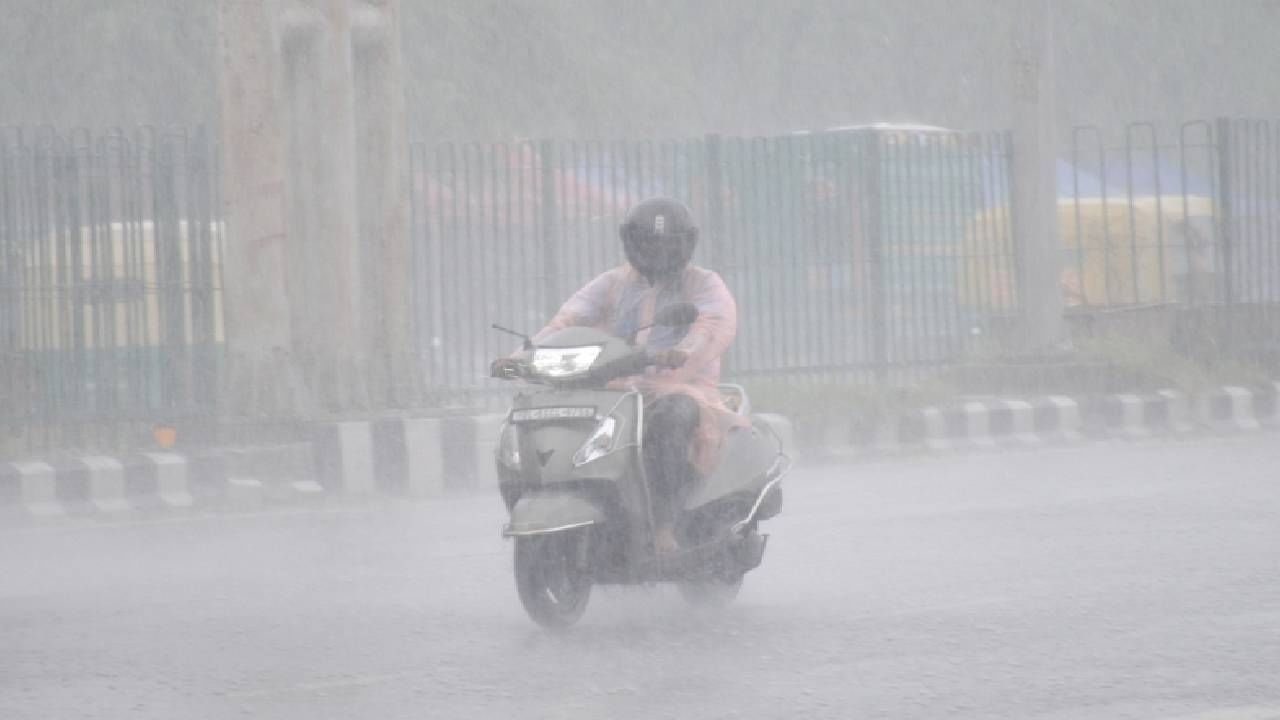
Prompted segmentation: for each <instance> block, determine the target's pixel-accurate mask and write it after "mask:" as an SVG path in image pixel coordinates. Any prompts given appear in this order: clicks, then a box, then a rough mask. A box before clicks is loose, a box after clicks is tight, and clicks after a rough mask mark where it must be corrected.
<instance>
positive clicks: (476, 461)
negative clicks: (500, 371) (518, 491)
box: [312, 413, 506, 497]
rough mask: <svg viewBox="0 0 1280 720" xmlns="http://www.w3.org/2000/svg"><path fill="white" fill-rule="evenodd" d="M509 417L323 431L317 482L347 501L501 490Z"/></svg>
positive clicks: (400, 421) (386, 422)
mask: <svg viewBox="0 0 1280 720" xmlns="http://www.w3.org/2000/svg"><path fill="white" fill-rule="evenodd" d="M505 419H506V415H505V414H503V413H491V414H486V415H465V416H463V415H459V416H445V417H431V418H389V419H376V420H360V421H349V422H340V423H333V424H330V425H325V426H321V427H320V428H318V430H317V432H316V435H315V437H314V438H313V441H312V442H313V445H314V447H315V458H316V471H317V479H318V481H319V483H320V485H321V486H322V487H323V488H324V489H325V491H327V492H330V493H337V494H341V495H346V496H359V495H374V494H380V495H382V494H389V495H405V496H409V497H430V496H433V495H439V494H442V493H445V492H450V491H456V490H474V489H487V488H493V489H495V490H496V488H497V486H498V475H497V468H496V466H495V465H494V452H495V451H496V450H497V447H498V435H499V433H500V431H501V429H502V423H503V422H504V421H505Z"/></svg>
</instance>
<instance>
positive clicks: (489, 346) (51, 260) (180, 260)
mask: <svg viewBox="0 0 1280 720" xmlns="http://www.w3.org/2000/svg"><path fill="white" fill-rule="evenodd" d="M1166 134H1167V133H1166ZM1175 135H1176V136H1169V137H1166V136H1164V135H1161V134H1160V132H1158V131H1157V130H1156V129H1155V127H1154V126H1152V125H1149V124H1135V125H1131V126H1129V127H1128V128H1126V129H1125V132H1124V133H1123V134H1122V135H1121V136H1119V139H1118V140H1117V138H1116V137H1114V136H1105V135H1104V133H1102V132H1101V131H1099V130H1097V129H1095V128H1078V129H1076V130H1075V132H1074V133H1073V143H1072V146H1071V149H1070V153H1069V154H1068V155H1069V156H1068V158H1067V159H1065V160H1064V161H1062V162H1060V166H1059V203H1058V220H1059V229H1060V231H1061V235H1062V249H1063V254H1062V275H1061V282H1062V287H1063V291H1064V293H1065V295H1066V298H1067V302H1068V305H1069V306H1073V307H1083V308H1104V309H1105V308H1116V307H1132V306H1145V305H1149V304H1155V303H1175V304H1183V305H1188V306H1216V305H1232V304H1236V305H1242V304H1248V305H1250V306H1251V307H1253V306H1257V307H1262V308H1266V309H1267V311H1268V312H1270V311H1271V310H1273V309H1274V308H1275V307H1277V306H1278V305H1280V208H1277V207H1276V204H1277V200H1276V197H1277V193H1276V191H1277V190H1278V189H1280V185H1278V184H1277V183H1278V182H1280V177H1277V173H1278V172H1280V157H1278V153H1280V125H1274V124H1272V123H1270V122H1265V121H1247V120H1219V121H1216V122H1199V123H1187V124H1185V125H1183V126H1182V127H1181V128H1180V129H1179V131H1178V132H1177V133H1176V134H1175ZM1012 152H1013V148H1012V143H1011V140H1010V137H1009V135H1008V134H1006V133H996V134H970V133H955V132H946V131H930V130H911V131H905V130H895V129H892V128H873V129H859V130H848V131H831V132H821V133H812V134H795V135H787V136H779V137H720V136H708V137H704V138H697V139H689V140H675V141H665V142H572V141H570V142H554V141H541V142H524V143H509V144H502V143H498V144H485V145H481V144H470V145H459V144H442V145H437V146H430V147H429V146H427V145H425V144H422V143H415V144H413V145H412V146H411V148H410V155H411V164H410V165H411V170H412V178H411V188H410V192H411V198H410V199H411V208H412V213H413V218H412V220H413V222H412V241H413V247H414V264H415V266H414V272H415V278H416V282H415V283H414V290H415V292H414V297H413V307H414V312H413V318H414V326H415V336H416V338H417V341H416V342H417V352H418V358H419V367H420V372H421V374H422V376H423V378H424V380H425V381H426V384H427V385H428V386H429V387H431V388H433V389H435V390H436V391H437V392H436V397H437V398H439V400H440V401H441V402H446V403H460V404H473V403H477V402H481V401H482V400H483V399H485V398H490V397H493V396H495V394H497V395H500V394H501V393H503V392H505V391H506V390H507V388H502V387H500V386H497V385H495V384H493V383H490V382H489V381H488V380H487V379H486V378H485V377H484V375H485V367H486V364H487V361H488V360H489V359H491V358H493V357H495V356H496V355H498V354H500V353H505V352H507V351H509V350H510V349H511V343H510V338H507V337H504V336H503V335H501V334H499V333H495V332H493V331H491V330H490V329H489V326H490V324H491V323H493V322H500V323H502V324H504V325H507V326H510V327H519V328H523V329H527V330H530V331H532V330H536V329H537V328H538V327H540V326H541V325H542V323H544V322H545V321H546V319H547V318H548V317H549V316H550V315H551V314H552V313H553V312H554V310H555V309H556V308H557V307H558V305H559V304H560V303H561V302H562V301H563V300H564V299H565V298H566V297H567V296H568V295H569V294H570V293H572V292H573V291H574V290H575V289H576V288H578V287H579V286H581V285H582V284H583V283H585V282H586V281H587V280H589V279H590V278H591V277H593V276H594V275H596V274H597V273H599V272H601V271H603V270H605V269H607V268H609V267H612V266H614V265H616V264H617V263H620V262H621V261H622V257H621V252H620V246H619V245H620V244H619V242H618V239H617V227H618V224H619V223H620V222H621V220H622V217H623V215H624V214H625V212H626V210H627V209H628V208H629V207H630V206H631V205H632V204H634V203H635V202H637V201H639V200H641V199H643V198H646V197H650V196H653V195H671V196H675V197H677V198H681V199H683V200H685V201H686V202H688V203H689V204H690V205H691V206H692V207H693V210H694V212H695V214H696V215H697V217H698V219H699V223H700V226H701V228H702V238H703V239H702V241H701V244H700V247H699V249H698V255H697V262H699V263H701V264H704V265H706V266H708V267H711V268H712V269H715V270H717V271H718V272H720V273H721V275H722V276H723V277H724V278H725V280H726V282H727V283H728V285H729V287H730V289H731V290H732V291H733V292H734V294H735V296H736V298H737V300H738V303H739V311H740V327H739V335H738V338H737V340H736V341H735V344H734V346H733V349H732V350H731V352H730V355H729V357H728V358H727V372H728V374H729V375H730V376H736V377H752V376H759V375H766V374H768V375H788V374H814V373H833V372H834V373H840V374H855V375H862V376H865V377H869V378H885V377H888V376H890V375H897V374H901V373H914V372H922V371H923V372H928V371H930V370H931V369H935V368H941V367H946V366H948V365H949V364H952V363H955V362H959V361H963V360H964V359H965V358H966V357H968V356H970V355H971V354H972V352H973V351H974V350H975V346H976V345H977V344H982V343H984V342H985V338H986V337H987V335H988V334H989V331H990V330H991V329H993V328H994V327H996V326H999V325H1002V324H1007V323H1008V322H1009V321H1010V319H1011V318H1013V317H1015V316H1016V315H1017V314H1018V312H1019V277H1018V275H1017V272H1016V267H1017V262H1016V255H1017V252H1016V248H1015V241H1014V238H1013V232H1012V222H1011V218H1010V205H1011V202H1010V198H1011V187H1010V186H1011V177H1010V167H1011V155H1012ZM217 158H218V154H217V151H216V148H215V147H213V144H212V143H211V142H210V140H209V138H208V137H207V135H206V134H205V133H204V132H203V131H201V130H190V131H186V130H179V131H158V130H151V129H140V130H136V131H130V132H127V133H126V132H121V131H115V132H108V133H105V134H97V135H94V134H91V133H89V132H87V131H83V130H81V131H75V132H72V133H69V134H60V133H58V132H55V131H53V130H49V129H42V130H32V129H8V130H4V131H2V132H0V431H4V432H11V431H13V430H15V429H21V430H22V431H23V432H26V433H28V434H29V433H31V432H32V430H31V429H32V428H39V427H41V426H44V425H52V424H55V423H56V424H59V425H60V426H62V427H65V426H67V425H68V424H70V425H75V424H80V425H82V426H84V427H85V428H99V429H101V427H100V426H102V422H101V421H104V420H111V421H114V422H118V421H120V420H139V421H148V420H155V419H165V418H181V417H190V416H207V415H210V414H212V413H214V412H215V410H216V400H217V388H218V385H219V382H218V381H219V378H220V367H221V359H220V358H221V352H222V350H221V348H222V342H223V337H224V328H223V325H224V323H223V318H222V290H221V288H222V270H221V268H222V263H221V248H222V243H223V241H224V238H223V225H222V222H221V218H220V216H219V212H218V209H219V208H220V202H219V199H218V189H219V174H218V173H219V169H218V163H217ZM495 391H496V392H495ZM86 431H87V430H86ZM31 442H32V443H34V444H41V441H40V439H39V438H33V439H32V440H31Z"/></svg>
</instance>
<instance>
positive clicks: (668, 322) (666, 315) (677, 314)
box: [653, 302, 698, 327]
mask: <svg viewBox="0 0 1280 720" xmlns="http://www.w3.org/2000/svg"><path fill="white" fill-rule="evenodd" d="M697 319H698V307H697V306H696V305H694V304H693V303H687V302H682V303H674V304H672V305H668V306H666V307H664V308H662V309H661V310H659V311H658V314H657V315H655V316H654V318H653V324H654V325H663V326H666V327H682V326H684V325H692V324H693V323H694V322H695V321H696V320H697Z"/></svg>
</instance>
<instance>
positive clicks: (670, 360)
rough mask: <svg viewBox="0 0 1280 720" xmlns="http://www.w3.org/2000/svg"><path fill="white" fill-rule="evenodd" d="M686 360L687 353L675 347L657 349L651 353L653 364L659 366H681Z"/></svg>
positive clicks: (687, 358) (687, 357)
mask: <svg viewBox="0 0 1280 720" xmlns="http://www.w3.org/2000/svg"><path fill="white" fill-rule="evenodd" d="M688 360H689V353H687V352H685V351H684V350H677V349H675V348H672V349H670V350H659V351H658V352H656V353H654V354H653V364H654V365H657V366H659V367H666V368H678V367H682V366H683V365H684V364H685V362H687V361H688Z"/></svg>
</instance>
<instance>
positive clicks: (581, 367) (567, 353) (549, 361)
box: [533, 345, 604, 378]
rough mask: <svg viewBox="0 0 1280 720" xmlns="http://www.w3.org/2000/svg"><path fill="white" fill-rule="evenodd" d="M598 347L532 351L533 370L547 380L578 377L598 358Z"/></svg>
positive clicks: (601, 348) (600, 349) (599, 347)
mask: <svg viewBox="0 0 1280 720" xmlns="http://www.w3.org/2000/svg"><path fill="white" fill-rule="evenodd" d="M603 349H604V348H603V347H601V346H600V345H587V346H585V347H572V348H538V349H537V350H535V351H533V370H534V372H536V373H537V374H539V375H542V376H544V377H549V378H564V377H572V376H574V375H580V374H582V373H584V372H586V371H588V370H590V369H591V365H592V363H594V362H595V361H596V358H598V357H600V351H602V350H603Z"/></svg>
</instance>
